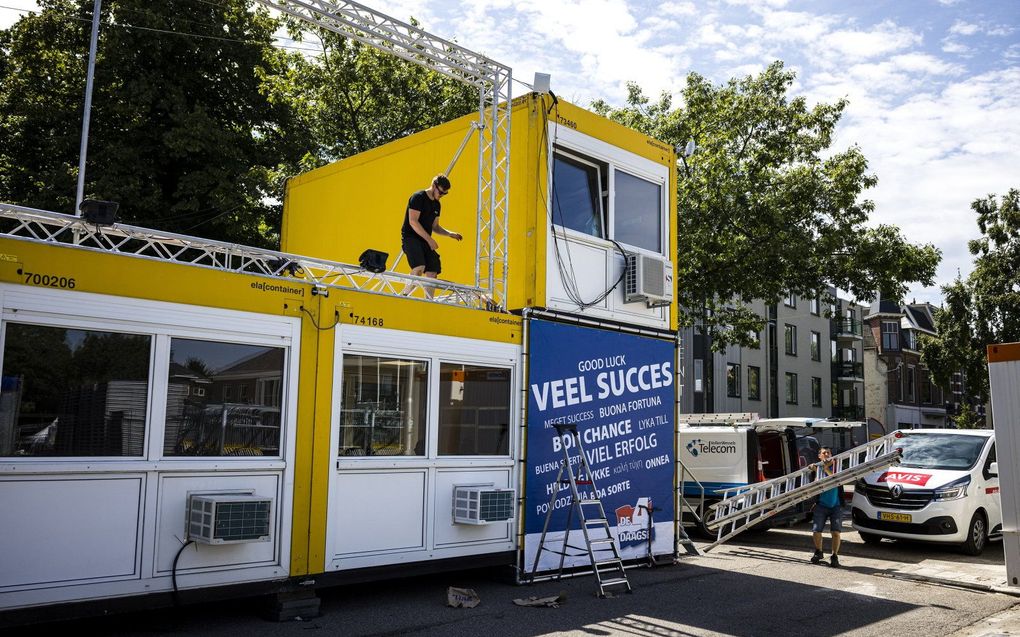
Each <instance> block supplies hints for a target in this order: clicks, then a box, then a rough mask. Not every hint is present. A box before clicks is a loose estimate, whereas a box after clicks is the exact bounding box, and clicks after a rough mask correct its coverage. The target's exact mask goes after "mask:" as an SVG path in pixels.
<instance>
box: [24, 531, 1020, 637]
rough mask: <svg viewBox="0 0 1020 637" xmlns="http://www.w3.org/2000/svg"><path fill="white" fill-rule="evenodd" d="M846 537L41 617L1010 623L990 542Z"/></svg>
mask: <svg viewBox="0 0 1020 637" xmlns="http://www.w3.org/2000/svg"><path fill="white" fill-rule="evenodd" d="M844 538H845V539H844V548H843V550H842V551H841V553H842V556H841V557H842V561H843V564H844V566H843V567H842V568H839V569H834V568H830V567H828V566H820V565H812V564H810V563H809V562H808V558H809V557H810V550H809V545H810V540H809V535H808V533H807V530H806V528H795V529H792V530H785V529H784V530H773V531H770V532H768V533H758V534H745V535H743V536H740V537H738V538H735V539H734V540H732V541H731V542H730V543H729V544H726V545H724V546H722V547H718V548H716V549H715V550H714V551H712V552H711V553H709V554H707V555H703V556H698V557H683V558H681V559H680V560H679V562H678V563H677V564H676V565H673V566H665V567H656V568H652V569H648V568H636V569H632V570H630V571H628V573H629V576H630V579H631V582H632V583H633V585H634V593H633V594H622V595H618V596H615V597H613V598H611V599H600V598H598V597H596V596H595V594H594V591H595V581H594V579H593V578H591V577H579V578H573V579H567V580H562V581H560V582H541V583H538V584H535V585H533V586H523V587H522V586H516V585H513V584H510V583H508V581H507V578H506V577H505V575H506V573H504V572H496V571H469V572H459V573H452V574H443V575H433V576H428V577H419V578H413V579H406V580H399V581H388V582H381V583H375V584H368V585H364V584H362V585H357V586H346V587H337V588H332V589H325V590H321V591H320V597H321V599H322V608H321V611H322V614H321V616H320V617H317V618H313V619H308V620H306V621H292V622H285V623H276V622H270V621H267V620H265V619H262V618H261V616H260V615H259V609H260V605H259V604H258V603H257V602H256V601H255V600H236V601H231V602H225V603H218V604H214V605H189V606H186V607H184V608H182V609H180V610H178V611H152V612H148V613H135V614H131V615H124V616H118V617H112V618H103V619H98V620H88V621H79V622H75V623H74V624H51V625H48V626H47V627H46V628H48V629H51V630H56V631H60V632H62V631H63V630H65V629H72V630H73V631H74V632H82V631H84V632H86V633H93V634H102V635H209V636H222V637H234V636H237V637H260V636H262V635H273V636H288V635H302V636H313V637H314V636H315V635H343V636H344V637H348V636H349V637H355V636H369V635H371V636H384V635H438V636H443V635H458V636H460V635H472V636H474V635H485V636H491V637H504V636H506V637H513V636H522V637H523V636H528V637H530V636H539V635H578V636H585V637H591V636H592V635H599V636H601V635H614V636H615V635H620V636H624V635H625V636H628V637H634V636H648V637H653V636H654V637H663V636H666V637H672V636H694V635H698V636H701V635H732V636H734V637H762V636H769V635H777V636H778V635H782V636H787V635H869V636H871V635H895V636H896V637H911V636H917V637H942V636H950V635H954V633H955V635H954V637H961V636H962V635H964V634H966V635H982V634H987V635H1006V634H1020V632H1017V633H1012V632H1010V628H1011V626H1009V625H1004V624H1000V625H998V626H996V627H995V629H994V630H993V631H991V632H981V631H980V630H979V629H978V626H979V622H981V620H984V619H986V618H989V617H993V616H996V614H997V613H1001V612H1002V611H1004V610H1007V609H1010V608H1013V612H1014V613H1016V616H1017V617H1018V618H1020V606H1018V603H1020V591H1015V593H1016V594H1006V593H1003V592H996V591H995V590H993V589H994V588H995V586H994V585H992V584H989V582H990V581H992V580H995V579H996V578H997V575H996V573H997V572H998V570H999V569H1001V572H1002V580H1003V582H1004V579H1005V577H1004V575H1005V569H1004V567H1002V566H1001V565H1002V549H1001V545H1000V544H993V545H991V546H990V547H989V550H988V551H987V552H986V555H984V556H982V557H980V558H966V557H964V556H962V555H957V554H955V553H953V552H952V551H949V550H946V549H941V548H938V547H931V546H925V545H911V544H902V543H898V542H897V543H892V542H884V543H882V544H881V545H880V546H877V547H876V546H868V545H865V544H863V543H862V542H861V541H860V539H859V538H858V537H857V534H856V533H853V532H848V533H845V534H844ZM996 560H998V561H997V562H996ZM933 563H934V564H936V565H937V567H933V566H932V564H933ZM946 564H948V566H946ZM926 573H927V574H926ZM932 573H934V575H933V574H932ZM449 586H458V587H465V588H471V589H474V590H475V591H476V592H477V594H478V596H479V597H480V599H481V604H480V605H479V606H477V607H475V608H470V609H468V608H450V607H448V606H446V599H447V597H446V595H447V587H449ZM1010 592H1013V591H1010ZM561 594H562V595H563V596H564V600H565V601H564V602H563V603H562V604H561V605H560V606H559V607H558V608H546V607H542V608H535V607H521V606H517V605H514V604H513V600H514V599H515V598H525V597H529V596H536V597H546V596H555V595H561ZM1010 617H1012V615H1010ZM967 627H971V629H969V631H968V628H967ZM1015 627H1016V628H1017V629H1018V630H1020V625H1017V626H1015ZM31 632H32V633H33V634H38V628H36V629H35V630H32V631H31Z"/></svg>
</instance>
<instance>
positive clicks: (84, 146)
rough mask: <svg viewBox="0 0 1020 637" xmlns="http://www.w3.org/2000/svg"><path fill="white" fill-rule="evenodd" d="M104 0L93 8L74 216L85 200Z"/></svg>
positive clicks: (79, 212)
mask: <svg viewBox="0 0 1020 637" xmlns="http://www.w3.org/2000/svg"><path fill="white" fill-rule="evenodd" d="M102 4H103V0H96V3H95V5H94V6H93V7H92V41H91V42H90V43H89V66H88V75H87V77H86V79H85V109H84V113H83V114H82V120H81V151H80V152H79V153H78V191H77V193H76V195H75V198H74V214H75V215H81V202H82V200H83V199H84V198H85V156H86V155H87V154H88V148H89V117H90V116H91V114H92V80H93V78H94V77H95V74H96V45H97V43H98V42H99V11H100V9H101V8H102Z"/></svg>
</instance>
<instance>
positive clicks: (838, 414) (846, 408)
mask: <svg viewBox="0 0 1020 637" xmlns="http://www.w3.org/2000/svg"><path fill="white" fill-rule="evenodd" d="M832 417H833V418H835V419H837V420H864V405H833V407H832Z"/></svg>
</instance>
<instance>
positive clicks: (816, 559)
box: [811, 549, 836, 564]
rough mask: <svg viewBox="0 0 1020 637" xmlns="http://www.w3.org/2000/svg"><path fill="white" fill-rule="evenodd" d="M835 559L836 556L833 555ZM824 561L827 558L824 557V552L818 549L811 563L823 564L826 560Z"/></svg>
mask: <svg viewBox="0 0 1020 637" xmlns="http://www.w3.org/2000/svg"><path fill="white" fill-rule="evenodd" d="M833 557H836V556H835V555H833ZM824 559H825V556H824V555H822V552H821V551H819V550H817V549H816V550H815V554H814V555H812V556H811V563H812V564H821V563H822V560H824Z"/></svg>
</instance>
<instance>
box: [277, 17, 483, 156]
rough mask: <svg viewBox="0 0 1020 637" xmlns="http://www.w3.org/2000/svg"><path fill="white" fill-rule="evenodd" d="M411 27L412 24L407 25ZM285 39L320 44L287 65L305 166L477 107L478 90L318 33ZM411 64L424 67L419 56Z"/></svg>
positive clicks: (298, 30)
mask: <svg viewBox="0 0 1020 637" xmlns="http://www.w3.org/2000/svg"><path fill="white" fill-rule="evenodd" d="M412 23H413V22H412ZM289 26H290V30H291V34H292V35H293V36H294V37H295V38H297V39H301V40H303V41H305V42H307V43H309V44H315V45H316V46H317V47H321V49H322V53H321V54H320V55H319V56H318V57H317V58H314V59H309V58H300V59H297V60H295V61H294V65H293V69H292V76H293V86H292V89H291V90H293V91H294V92H295V94H296V95H297V96H298V98H297V99H298V100H299V101H300V103H301V105H302V109H301V115H302V117H303V119H304V121H305V122H306V126H305V129H304V130H305V132H306V134H307V135H308V142H307V147H308V152H307V153H306V155H305V157H304V158H303V160H302V168H304V169H310V168H315V167H318V166H321V165H323V164H326V163H329V162H332V161H336V160H338V159H343V158H344V157H349V156H351V155H355V154H357V153H361V152H364V151H366V150H369V149H371V148H375V147H376V146H381V145H382V144H385V143H387V142H391V141H393V140H396V139H400V138H401V137H405V136H407V135H410V134H412V133H416V132H418V131H421V130H425V129H426V128H429V127H431V126H435V125H437V124H440V123H442V122H446V121H449V120H452V119H455V118H457V117H460V116H462V115H466V114H468V113H471V112H474V111H476V110H477V109H478V91H477V89H474V88H472V87H471V86H469V85H467V84H465V83H463V82H460V81H458V80H455V79H452V78H449V77H446V76H444V75H441V74H439V73H437V72H435V71H433V70H431V69H429V68H427V67H426V66H422V65H421V64H418V63H414V62H410V61H407V60H404V59H402V58H399V57H397V56H396V55H394V54H393V53H390V52H389V51H384V50H380V49H376V48H374V47H371V46H368V45H365V44H362V43H361V42H359V41H357V40H353V39H350V38H346V37H343V36H341V35H339V34H337V33H334V32H331V31H324V30H320V29H312V30H302V29H303V28H304V26H303V25H299V24H293V23H292V24H290V25H289ZM418 62H421V63H425V64H427V62H426V61H425V58H424V57H422V58H421V59H420V60H418Z"/></svg>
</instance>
